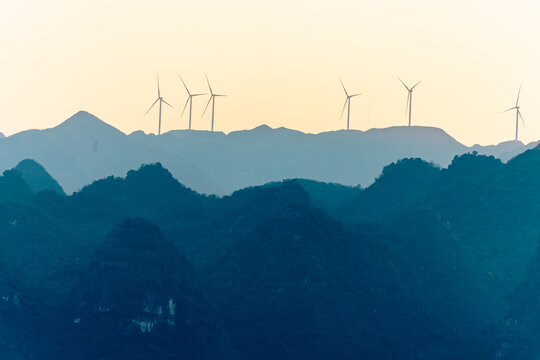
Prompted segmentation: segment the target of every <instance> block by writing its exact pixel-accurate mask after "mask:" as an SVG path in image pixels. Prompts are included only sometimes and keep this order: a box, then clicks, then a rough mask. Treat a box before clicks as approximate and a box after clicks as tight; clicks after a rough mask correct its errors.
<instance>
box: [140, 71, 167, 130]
mask: <svg viewBox="0 0 540 360" xmlns="http://www.w3.org/2000/svg"><path fill="white" fill-rule="evenodd" d="M157 96H158V97H157V99H156V101H154V103H153V104H152V106H150V108H149V109H148V110H147V111H146V113H144V115H146V114H148V113H149V112H150V110H152V108H153V107H154V105H156V103H157V102H158V101H159V126H158V135H161V104H162V103H165V104H167V105H169V106H170V107H171V108H172V105H171V104H169V103H168V102H166V101H165V100H164V99H163V98H162V97H161V92H160V91H159V74H158V76H157Z"/></svg>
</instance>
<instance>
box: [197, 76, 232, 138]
mask: <svg viewBox="0 0 540 360" xmlns="http://www.w3.org/2000/svg"><path fill="white" fill-rule="evenodd" d="M204 76H205V77H206V83H207V84H208V89H210V99H208V103H207V104H206V107H205V108H204V111H203V114H202V116H204V114H205V113H206V110H207V109H208V105H210V102H211V103H212V127H211V131H214V108H215V105H216V97H218V96H227V95H220V94H214V91H213V90H212V86H210V81H208V76H206V74H204Z"/></svg>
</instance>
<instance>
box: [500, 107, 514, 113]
mask: <svg viewBox="0 0 540 360" xmlns="http://www.w3.org/2000/svg"><path fill="white" fill-rule="evenodd" d="M514 109H516V107H515V106H514V107H511V108H510V109H508V110H504V111H501V112H503V113H505V112H508V111H510V110H514Z"/></svg>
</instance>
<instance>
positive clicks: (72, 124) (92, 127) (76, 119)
mask: <svg viewBox="0 0 540 360" xmlns="http://www.w3.org/2000/svg"><path fill="white" fill-rule="evenodd" d="M56 129H69V130H78V131H81V132H84V133H96V132H98V131H100V132H101V131H105V130H108V131H114V132H117V133H120V134H121V133H122V132H121V131H120V130H118V129H116V128H115V127H114V126H111V125H109V124H107V123H106V122H104V121H103V120H101V119H99V118H98V117H97V116H95V115H92V114H90V113H89V112H87V111H84V110H81V111H79V112H77V113H76V114H74V115H72V116H71V117H69V118H68V119H67V120H65V121H64V122H63V123H61V124H60V125H58V126H57V127H56Z"/></svg>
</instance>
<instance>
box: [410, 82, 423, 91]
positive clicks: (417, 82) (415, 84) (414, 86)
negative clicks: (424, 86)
mask: <svg viewBox="0 0 540 360" xmlns="http://www.w3.org/2000/svg"><path fill="white" fill-rule="evenodd" d="M421 82H422V80H420V81H419V82H417V83H416V84H414V86H413V87H412V88H411V91H412V89H414V88H415V87H416V85H418V84H420V83H421Z"/></svg>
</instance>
